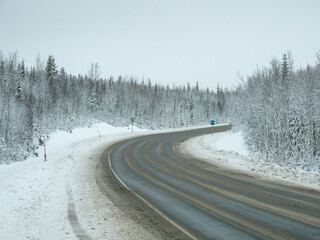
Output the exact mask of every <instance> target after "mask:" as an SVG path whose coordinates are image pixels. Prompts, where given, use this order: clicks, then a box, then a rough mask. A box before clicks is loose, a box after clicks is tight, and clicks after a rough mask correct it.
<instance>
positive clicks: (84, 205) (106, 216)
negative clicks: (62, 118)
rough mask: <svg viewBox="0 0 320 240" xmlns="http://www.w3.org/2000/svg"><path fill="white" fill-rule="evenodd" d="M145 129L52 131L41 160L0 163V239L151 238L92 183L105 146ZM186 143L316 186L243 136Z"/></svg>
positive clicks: (220, 159) (246, 167)
mask: <svg viewBox="0 0 320 240" xmlns="http://www.w3.org/2000/svg"><path fill="white" fill-rule="evenodd" d="M154 132H155V131H152V133H154ZM99 134H100V135H101V137H100V136H99ZM142 134H149V132H148V131H146V130H141V129H137V128H135V129H134V133H131V128H128V127H124V128H116V127H113V126H110V125H107V124H104V123H99V124H94V125H92V126H91V127H88V128H78V129H74V130H73V132H72V134H70V133H67V132H62V131H57V132H55V133H53V134H51V135H50V140H49V141H48V142H47V161H46V162H45V161H44V158H43V148H41V149H39V150H38V154H39V157H30V158H29V159H28V160H26V161H24V162H17V163H13V164H10V165H0V239H6V240H11V239H12V240H20V239H32V240H35V239H49V240H51V239H52V240H56V239H78V238H77V236H78V237H79V236H81V237H80V239H84V238H86V237H87V238H88V239H90V238H91V239H153V238H154V236H152V235H151V233H149V232H148V231H147V230H145V229H144V228H143V227H141V226H140V225H139V224H137V223H136V222H134V221H133V220H131V219H130V218H129V217H127V216H126V215H125V214H124V213H123V212H121V211H120V210H119V209H118V208H117V207H115V206H114V204H113V203H112V202H111V201H110V200H109V199H108V198H107V197H105V195H103V193H102V192H101V191H100V190H99V188H98V187H97V185H96V181H95V170H96V166H97V163H98V161H99V160H100V157H101V154H102V152H103V150H104V149H105V148H106V147H107V145H109V144H111V143H113V142H116V141H118V140H121V139H124V138H127V137H130V136H137V135H142ZM184 144H186V145H187V147H188V149H189V151H191V152H193V153H194V154H195V155H197V156H202V158H203V159H204V160H205V159H206V161H212V163H213V164H219V165H223V166H225V167H229V168H232V169H237V171H244V172H250V173H251V174H255V175H257V176H259V177H264V178H271V179H275V178H278V179H281V180H282V181H292V182H294V183H300V184H302V185H304V186H309V187H313V188H317V189H320V186H319V183H320V176H319V174H317V173H312V172H302V171H296V170H290V169H286V168H280V167H277V166H275V165H272V164H264V163H262V162H260V161H257V160H254V159H252V158H250V157H248V154H247V152H246V150H245V148H244V147H243V146H242V137H241V133H219V134H214V135H205V136H201V137H197V138H193V139H191V140H188V141H186V142H185V143H184ZM208 159H211V160H208ZM70 223H71V224H70ZM88 236H90V237H88Z"/></svg>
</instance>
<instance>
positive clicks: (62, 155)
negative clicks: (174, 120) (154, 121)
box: [0, 123, 152, 240]
mask: <svg viewBox="0 0 320 240" xmlns="http://www.w3.org/2000/svg"><path fill="white" fill-rule="evenodd" d="M138 132H139V133H138ZM141 132H145V130H140V129H136V128H135V129H134V133H131V128H128V127H124V128H116V127H113V126H110V125H108V124H105V123H99V124H94V125H93V126H91V127H87V128H78V129H74V130H73V131H72V134H71V133H67V132H62V131H56V132H55V133H52V134H51V135H50V139H49V141H48V142H47V146H46V147H47V149H46V150H47V162H45V161H44V157H43V156H44V154H43V148H41V149H39V150H38V154H39V157H30V158H29V159H28V160H26V161H24V162H16V163H13V164H10V165H0V239H6V240H11V239H14V240H16V239H17V240H18V239H19V240H20V239H52V240H56V239H78V238H77V235H78V236H80V235H82V236H86V234H88V236H91V237H92V238H94V239H99V238H102V239H128V236H131V238H132V239H140V238H141V236H144V238H145V237H149V238H152V236H149V235H148V234H149V233H148V232H146V230H145V229H143V228H141V227H140V226H138V225H137V224H136V223H134V222H132V221H131V220H130V219H127V218H126V216H123V214H122V213H121V212H120V211H119V210H118V209H117V208H115V207H114V206H113V204H112V203H111V202H110V201H108V199H107V198H106V197H103V196H101V193H100V192H98V191H97V187H96V186H95V184H96V183H95V178H94V173H95V167H96V164H97V161H98V160H99V159H100V155H101V154H100V153H101V151H103V149H105V148H106V145H108V144H110V143H111V142H113V141H116V140H120V139H122V138H125V137H128V136H135V135H138V134H141ZM99 134H100V135H101V137H100V136H99ZM102 206H103V208H102ZM99 207H100V208H99ZM106 213H107V214H106ZM103 214H105V215H104V216H103ZM70 222H73V224H70ZM119 223H121V224H119ZM125 225H127V226H125ZM82 228H83V229H85V231H83V229H82ZM128 231H129V232H128ZM126 236H127V237H126ZM88 239H90V238H89V237H88Z"/></svg>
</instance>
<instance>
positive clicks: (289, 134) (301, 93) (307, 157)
mask: <svg viewBox="0 0 320 240" xmlns="http://www.w3.org/2000/svg"><path fill="white" fill-rule="evenodd" d="M293 62H294V61H293V59H292V56H291V53H290V52H288V53H286V54H284V55H283V57H282V59H281V60H277V59H273V60H271V62H270V66H269V67H264V68H261V69H257V70H256V71H255V73H254V74H252V75H251V76H249V77H248V78H247V79H242V81H241V84H240V85H239V87H238V89H237V96H238V100H237V104H236V105H237V106H236V109H237V111H238V113H239V116H238V117H239V119H240V121H241V122H242V129H243V133H244V134H245V138H246V145H247V147H248V148H249V150H250V152H251V153H252V154H253V155H254V156H255V157H258V158H259V159H261V160H263V161H267V162H272V163H276V164H278V165H287V166H291V167H294V168H301V169H305V170H313V171H318V172H319V171H320V108H319V104H320V54H317V61H316V64H315V65H314V66H310V65H308V66H307V67H306V68H300V69H298V70H294V67H293V65H294V64H293Z"/></svg>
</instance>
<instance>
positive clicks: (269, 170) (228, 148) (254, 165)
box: [181, 132, 320, 190]
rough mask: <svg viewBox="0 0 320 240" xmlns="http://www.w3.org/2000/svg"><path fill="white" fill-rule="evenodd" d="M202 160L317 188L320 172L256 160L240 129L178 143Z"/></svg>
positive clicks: (279, 180) (260, 177) (290, 183)
mask: <svg viewBox="0 0 320 240" xmlns="http://www.w3.org/2000/svg"><path fill="white" fill-rule="evenodd" d="M181 147H182V148H183V149H184V151H187V152H188V153H189V154H191V155H193V156H196V157H200V158H201V159H202V160H203V161H206V162H208V163H211V164H214V165H217V166H221V167H223V168H227V169H230V170H233V171H236V172H242V173H244V174H249V175H252V176H254V177H256V178H259V179H263V180H267V181H277V182H282V183H284V184H289V185H295V186H297V187H305V188H312V189H317V190H320V173H317V172H312V171H303V170H299V169H291V168H288V167H282V166H278V165H276V164H272V163H266V162H263V161H259V160H257V159H255V158H253V157H251V156H250V154H249V152H248V150H247V149H246V147H245V145H244V139H243V137H242V133H241V132H236V133H233V132H224V133H217V134H209V135H204V136H201V137H196V138H192V139H189V140H188V141H186V142H184V143H183V144H182V146H181Z"/></svg>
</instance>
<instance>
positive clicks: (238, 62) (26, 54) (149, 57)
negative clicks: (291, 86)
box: [0, 0, 320, 89]
mask: <svg viewBox="0 0 320 240" xmlns="http://www.w3.org/2000/svg"><path fill="white" fill-rule="evenodd" d="M319 23H320V1H318V0H300V1H298V0H265V1H262V0H234V1H231V0H230V1H226V0H225V1H223V0H221V1H215V0H211V1H210V0H55V1H52V0H50V1H47V0H28V1H26V0H0V50H1V51H2V52H3V54H8V53H9V52H10V51H15V50H17V51H18V55H19V57H20V58H21V59H24V60H25V62H26V64H27V65H28V66H29V65H33V64H34V63H35V58H36V55H37V54H38V53H40V55H41V56H42V58H43V59H44V61H46V60H47V58H48V55H49V54H52V55H53V56H54V57H55V59H56V63H57V65H58V67H59V68H60V67H62V66H63V67H64V68H65V69H66V71H67V72H69V73H72V74H75V75H77V74H78V73H81V74H85V73H87V71H88V68H89V66H90V64H91V63H92V62H94V63H95V62H97V63H98V64H99V65H100V66H101V70H102V76H103V77H108V76H110V75H114V76H118V75H120V74H122V75H134V76H136V77H138V78H140V79H141V78H142V77H144V78H145V79H147V78H149V77H150V78H151V80H152V82H154V83H162V84H170V85H172V84H175V85H181V84H185V83H186V82H190V84H191V86H194V85H195V83H196V81H198V82H199V85H200V88H206V87H210V88H211V89H215V88H216V86H217V84H218V83H220V85H222V86H223V87H231V86H232V85H235V84H236V82H237V77H236V76H237V72H240V73H241V74H242V75H247V74H251V73H252V72H253V71H254V70H255V69H256V67H257V66H264V65H268V64H269V62H270V60H271V59H272V58H273V57H278V58H281V56H282V54H283V53H285V52H286V51H288V50H291V51H292V54H293V58H294V59H295V67H296V68H298V67H300V66H305V65H306V64H307V63H309V64H314V62H315V52H316V50H317V49H318V48H320V28H319Z"/></svg>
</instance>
